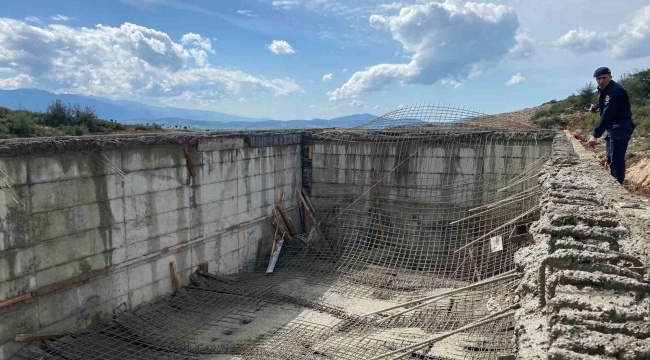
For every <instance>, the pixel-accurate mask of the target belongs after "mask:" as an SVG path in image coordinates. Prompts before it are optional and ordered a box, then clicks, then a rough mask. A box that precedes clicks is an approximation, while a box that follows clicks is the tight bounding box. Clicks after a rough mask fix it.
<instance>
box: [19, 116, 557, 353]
mask: <svg viewBox="0 0 650 360" xmlns="http://www.w3.org/2000/svg"><path fill="white" fill-rule="evenodd" d="M525 127H526V126H525V124H524V123H522V122H520V121H510V122H509V121H505V120H502V119H499V118H498V117H497V118H494V117H489V116H484V115H483V114H481V113H479V112H476V111H472V110H464V109H454V108H450V107H440V106H435V107H425V106H420V107H414V108H403V109H398V110H396V111H394V112H391V113H389V114H386V115H384V116H382V117H380V118H378V119H375V120H374V121H372V122H370V123H368V124H366V125H364V126H361V127H360V128H357V129H352V130H346V131H327V132H323V133H319V134H317V135H314V145H313V157H312V159H311V161H312V172H313V174H312V179H313V183H312V187H311V192H312V193H311V200H312V201H313V203H314V207H315V208H316V210H317V211H316V219H317V220H318V223H317V224H312V228H311V231H310V232H309V235H308V236H306V237H303V239H304V238H306V239H307V241H306V242H305V241H302V240H299V239H297V238H292V239H289V238H287V239H286V245H285V246H284V247H283V248H282V250H281V252H280V256H279V259H278V261H277V264H276V266H275V270H274V272H273V274H272V275H266V274H265V271H264V270H265V269H266V266H267V265H268V262H269V260H268V257H263V258H262V260H261V261H260V262H259V263H257V264H255V265H256V266H255V268H256V271H253V272H251V273H246V274H240V275H231V276H227V277H223V278H221V279H211V278H205V277H202V276H199V275H197V274H193V275H192V277H191V279H190V280H191V286H188V287H186V288H184V289H183V291H182V292H181V293H180V294H176V295H174V296H171V297H169V298H165V299H163V300H161V301H158V302H156V303H154V304H152V305H149V306H145V307H142V308H140V309H137V310H133V311H127V312H124V313H122V314H120V315H118V316H116V317H115V318H114V319H112V320H111V321H110V322H109V323H104V324H97V325H93V326H91V327H90V328H89V329H86V330H85V331H83V332H71V333H68V334H66V335H65V336H63V337H61V338H59V339H57V340H52V341H47V342H46V343H44V344H41V345H39V346H36V345H34V346H30V347H28V348H26V349H24V350H23V351H22V352H21V353H20V356H23V358H38V359H76V358H84V359H152V358H168V359H319V360H323V359H350V360H353V359H372V358H375V357H382V356H384V355H386V354H389V353H391V352H396V351H397V352H398V355H397V357H393V358H404V359H406V358H418V359H497V358H498V357H499V356H507V355H512V354H514V352H515V347H516V346H515V344H514V333H513V323H512V317H503V318H498V319H497V320H495V321H494V322H492V323H490V324H489V325H477V326H475V327H472V328H469V329H467V330H466V331H459V332H457V333H453V334H451V333H450V332H454V331H457V330H458V329H462V328H463V327H465V326H467V325H468V324H472V323H475V322H477V321H479V320H480V319H484V318H485V317H486V316H490V314H496V313H499V312H500V311H504V309H506V310H507V309H508V308H509V306H511V305H512V304H514V303H516V301H517V299H515V298H514V295H513V294H512V289H513V288H514V287H516V285H517V284H518V278H517V277H516V274H515V276H514V277H513V275H512V272H511V270H513V267H514V265H513V256H514V253H515V251H517V250H518V249H519V248H520V247H521V246H523V245H524V244H525V243H526V241H527V237H526V230H525V227H526V224H528V223H530V222H531V221H533V220H534V219H535V218H536V216H537V215H536V210H537V207H538V196H539V188H538V186H537V174H538V172H539V171H540V169H541V167H542V166H543V164H544V162H545V160H546V159H547V158H548V153H549V152H550V146H551V141H552V138H553V137H554V136H555V134H554V133H550V132H543V131H537V130H535V129H534V128H533V127H532V126H528V127H527V128H526V129H524V130H526V131H522V129H523V128H525ZM423 299H424V300H423ZM437 337H441V338H442V339H441V340H440V341H432V342H427V340H428V339H432V338H437ZM422 342H424V343H425V345H424V346H419V345H418V344H420V343H422ZM402 348H404V349H409V350H405V351H403V352H400V349H402ZM385 358H388V357H385Z"/></svg>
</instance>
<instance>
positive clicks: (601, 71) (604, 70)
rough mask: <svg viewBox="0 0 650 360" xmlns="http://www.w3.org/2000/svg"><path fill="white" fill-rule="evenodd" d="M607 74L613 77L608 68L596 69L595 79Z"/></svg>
mask: <svg viewBox="0 0 650 360" xmlns="http://www.w3.org/2000/svg"><path fill="white" fill-rule="evenodd" d="M605 74H609V75H611V74H612V71H611V70H609V68H608V67H599V68H598V69H596V71H595V72H594V77H599V76H600V75H605Z"/></svg>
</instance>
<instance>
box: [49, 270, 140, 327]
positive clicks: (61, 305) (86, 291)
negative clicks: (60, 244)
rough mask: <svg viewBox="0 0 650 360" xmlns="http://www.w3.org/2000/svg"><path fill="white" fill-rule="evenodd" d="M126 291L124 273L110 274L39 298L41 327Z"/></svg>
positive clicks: (123, 293) (126, 282)
mask: <svg viewBox="0 0 650 360" xmlns="http://www.w3.org/2000/svg"><path fill="white" fill-rule="evenodd" d="M127 291H128V277H127V272H126V271H118V272H114V273H111V274H109V275H107V276H105V277H101V278H98V279H95V280H93V281H91V282H88V283H84V284H81V285H78V286H75V287H72V288H69V289H67V290H64V291H61V292H58V293H55V294H53V295H50V296H45V297H41V298H39V301H38V312H39V320H40V325H41V327H46V326H48V325H50V324H54V323H55V322H57V321H60V320H62V319H65V318H67V317H69V316H71V315H73V314H75V313H79V311H80V309H83V308H91V307H94V306H97V305H100V304H102V303H105V302H107V301H109V300H111V299H115V298H118V297H120V296H122V295H125V294H126V293H127Z"/></svg>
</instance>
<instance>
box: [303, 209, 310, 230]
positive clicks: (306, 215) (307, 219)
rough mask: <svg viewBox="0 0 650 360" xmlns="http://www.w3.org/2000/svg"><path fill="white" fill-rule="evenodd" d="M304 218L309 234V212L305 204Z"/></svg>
mask: <svg viewBox="0 0 650 360" xmlns="http://www.w3.org/2000/svg"><path fill="white" fill-rule="evenodd" d="M302 217H303V218H304V219H305V231H306V232H307V233H309V210H307V204H306V203H304V202H303V203H302Z"/></svg>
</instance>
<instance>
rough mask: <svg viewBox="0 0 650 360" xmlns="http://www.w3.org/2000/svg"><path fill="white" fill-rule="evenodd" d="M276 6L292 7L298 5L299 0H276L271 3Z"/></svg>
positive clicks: (287, 8)
mask: <svg viewBox="0 0 650 360" xmlns="http://www.w3.org/2000/svg"><path fill="white" fill-rule="evenodd" d="M271 4H272V5H273V6H275V7H281V8H283V9H285V10H289V9H291V7H292V6H295V5H298V2H297V1H292V0H276V1H273V2H272V3H271Z"/></svg>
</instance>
